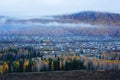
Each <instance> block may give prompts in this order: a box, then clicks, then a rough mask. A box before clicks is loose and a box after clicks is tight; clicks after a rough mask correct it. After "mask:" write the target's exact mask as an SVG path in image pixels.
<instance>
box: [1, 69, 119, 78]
mask: <svg viewBox="0 0 120 80" xmlns="http://www.w3.org/2000/svg"><path fill="white" fill-rule="evenodd" d="M119 75H120V72H105V71H92V72H91V71H89V72H87V71H67V72H64V71H62V72H41V73H22V74H21V73H16V74H15V73H12V74H5V75H0V80H120V76H119Z"/></svg>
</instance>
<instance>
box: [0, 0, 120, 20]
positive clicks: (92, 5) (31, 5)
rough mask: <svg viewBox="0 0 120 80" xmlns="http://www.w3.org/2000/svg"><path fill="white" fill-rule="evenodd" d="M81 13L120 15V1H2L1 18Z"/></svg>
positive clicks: (0, 1)
mask: <svg viewBox="0 0 120 80" xmlns="http://www.w3.org/2000/svg"><path fill="white" fill-rule="evenodd" d="M81 11H101V12H112V13H120V0H0V16H12V17H19V18H20V17H21V18H24V17H40V16H46V15H58V14H59V15H60V14H70V13H76V12H81Z"/></svg>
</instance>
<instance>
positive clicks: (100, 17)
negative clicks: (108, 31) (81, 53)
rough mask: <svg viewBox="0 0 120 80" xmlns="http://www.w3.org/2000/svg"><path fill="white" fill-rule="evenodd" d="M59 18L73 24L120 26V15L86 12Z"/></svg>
mask: <svg viewBox="0 0 120 80" xmlns="http://www.w3.org/2000/svg"><path fill="white" fill-rule="evenodd" d="M58 17H59V18H61V19H63V20H68V21H71V22H84V23H90V24H103V25H110V26H120V14H115V13H105V12H94V11H84V12H79V13H75V14H70V15H62V16H58Z"/></svg>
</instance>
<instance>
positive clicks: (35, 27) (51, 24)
mask: <svg viewBox="0 0 120 80" xmlns="http://www.w3.org/2000/svg"><path fill="white" fill-rule="evenodd" d="M0 35H39V36H81V35H82V36H104V35H108V36H117V37H118V36H120V14H115V13H105V12H104V13H103V12H93V11H85V12H79V13H75V14H66V15H57V16H46V17H40V18H31V19H17V18H11V17H5V16H1V17H0Z"/></svg>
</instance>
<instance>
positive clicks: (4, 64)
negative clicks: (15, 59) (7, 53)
mask: <svg viewBox="0 0 120 80" xmlns="http://www.w3.org/2000/svg"><path fill="white" fill-rule="evenodd" d="M8 68H9V67H8V63H7V62H6V61H5V62H4V63H3V72H4V73H7V72H8Z"/></svg>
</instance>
